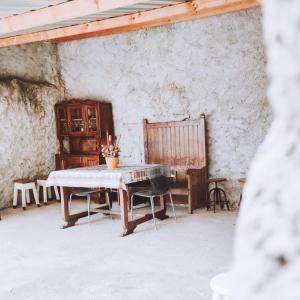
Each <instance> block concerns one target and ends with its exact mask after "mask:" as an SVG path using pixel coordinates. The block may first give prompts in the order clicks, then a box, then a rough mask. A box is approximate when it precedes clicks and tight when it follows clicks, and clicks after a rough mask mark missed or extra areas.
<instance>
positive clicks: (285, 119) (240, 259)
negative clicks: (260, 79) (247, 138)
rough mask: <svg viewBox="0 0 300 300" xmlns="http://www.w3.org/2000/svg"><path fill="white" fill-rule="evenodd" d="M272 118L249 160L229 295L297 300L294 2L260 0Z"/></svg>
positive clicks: (299, 69)
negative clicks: (233, 281)
mask: <svg viewBox="0 0 300 300" xmlns="http://www.w3.org/2000/svg"><path fill="white" fill-rule="evenodd" d="M263 6H264V32H265V40H266V44H267V54H268V71H269V74H270V78H271V81H270V87H269V90H268V94H269V98H270V102H271V104H272V106H273V108H274V115H275V120H274V123H273V125H272V126H271V130H270V132H269V133H268V135H267V138H266V140H265V142H264V143H263V145H262V146H261V147H260V149H259V152H258V153H257V156H256V158H255V160H254V162H253V165H252V167H251V171H250V174H249V180H248V184H247V186H246V189H245V194H244V200H243V205H242V210H241V214H240V219H239V222H238V230H237V240H236V256H235V271H236V274H237V282H236V284H235V287H236V289H235V296H234V299H237V300H238V299H243V300H250V299H251V300H252V299H256V300H282V299H284V300H296V299H300V288H299V282H300V251H299V249H300V219H299V214H300V204H299V178H300V160H299V157H300V148H299V133H300V119H299V116H300V101H299V95H300V80H299V79H300V42H299V41H300V26H299V24H300V1H299V0H289V1H286V0H265V1H263Z"/></svg>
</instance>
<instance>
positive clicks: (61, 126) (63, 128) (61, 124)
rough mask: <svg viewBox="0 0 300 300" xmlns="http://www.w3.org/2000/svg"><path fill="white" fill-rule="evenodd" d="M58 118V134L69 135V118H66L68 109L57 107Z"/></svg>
mask: <svg viewBox="0 0 300 300" xmlns="http://www.w3.org/2000/svg"><path fill="white" fill-rule="evenodd" d="M57 118H58V124H57V125H58V134H59V135H67V134H68V130H67V120H66V111H65V109H64V108H58V109H57Z"/></svg>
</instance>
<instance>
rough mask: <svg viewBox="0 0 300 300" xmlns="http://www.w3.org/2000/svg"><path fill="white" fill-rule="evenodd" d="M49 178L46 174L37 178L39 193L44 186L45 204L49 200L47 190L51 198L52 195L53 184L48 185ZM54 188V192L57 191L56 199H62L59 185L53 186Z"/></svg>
mask: <svg viewBox="0 0 300 300" xmlns="http://www.w3.org/2000/svg"><path fill="white" fill-rule="evenodd" d="M47 179H48V176H45V177H40V178H38V179H37V180H36V182H37V192H38V195H39V193H40V188H41V187H43V201H44V205H47V202H48V197H47V192H48V196H49V198H51V197H52V195H51V194H52V193H51V186H47ZM53 188H54V193H55V197H56V200H60V197H59V193H58V189H57V186H53Z"/></svg>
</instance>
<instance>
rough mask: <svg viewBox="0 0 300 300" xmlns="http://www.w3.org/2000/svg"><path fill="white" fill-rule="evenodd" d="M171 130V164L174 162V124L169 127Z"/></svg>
mask: <svg viewBox="0 0 300 300" xmlns="http://www.w3.org/2000/svg"><path fill="white" fill-rule="evenodd" d="M170 131H171V165H175V164H176V133H175V128H174V126H172V127H170Z"/></svg>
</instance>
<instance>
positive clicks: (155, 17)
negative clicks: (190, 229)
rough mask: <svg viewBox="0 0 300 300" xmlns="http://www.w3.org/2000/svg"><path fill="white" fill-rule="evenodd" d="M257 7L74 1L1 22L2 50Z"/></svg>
mask: <svg viewBox="0 0 300 300" xmlns="http://www.w3.org/2000/svg"><path fill="white" fill-rule="evenodd" d="M257 6H259V0H193V1H185V0H148V1H147V0H73V1H67V2H63V3H61V4H57V5H54V6H50V7H45V8H41V9H38V10H34V11H29V12H25V13H22V14H18V15H15V16H9V17H5V18H2V19H0V47H7V46H12V45H18V44H25V43H32V42H38V41H45V40H50V41H53V42H57V43H59V42H65V41H71V40H77V39H83V38H88V37H95V36H103V35H108V34H114V33H122V32H127V31H132V30H138V29H143V28H150V27H154V26H161V25H166V24H171V23H175V22H180V21H187V20H193V19H197V18H201V17H208V16H213V15H218V14H223V13H228V12H233V11H238V10H242V9H249V8H253V7H257ZM0 9H1V7H0Z"/></svg>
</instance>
